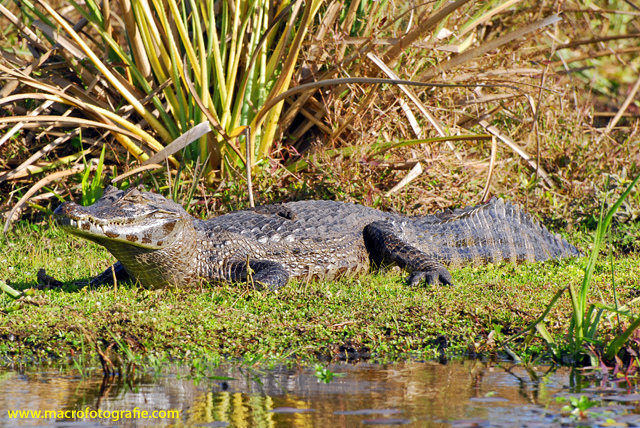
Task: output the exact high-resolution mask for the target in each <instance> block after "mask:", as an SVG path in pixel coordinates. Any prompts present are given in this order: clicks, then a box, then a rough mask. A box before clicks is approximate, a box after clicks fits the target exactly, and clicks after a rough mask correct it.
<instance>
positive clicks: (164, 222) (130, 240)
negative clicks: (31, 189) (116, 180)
mask: <svg viewBox="0 0 640 428" xmlns="http://www.w3.org/2000/svg"><path fill="white" fill-rule="evenodd" d="M53 216H54V218H55V220H56V222H57V223H58V225H60V226H61V227H62V228H63V229H64V230H66V231H67V232H69V233H73V234H74V235H78V236H81V237H83V238H85V239H90V240H92V241H95V242H97V243H98V244H101V245H104V246H105V247H107V249H109V250H110V251H111V252H112V253H114V255H116V254H115V253H116V252H118V251H114V247H115V248H117V249H120V248H121V247H128V246H136V247H139V248H140V247H141V248H144V249H148V250H160V249H163V248H166V247H168V246H170V245H172V244H173V243H174V242H175V241H176V240H177V239H181V237H182V236H181V235H183V234H184V229H185V228H187V227H191V224H192V221H193V218H192V217H191V216H190V215H189V214H188V213H187V212H186V211H185V210H184V208H182V207H181V206H180V205H178V204H176V203H175V202H173V201H170V200H168V199H166V198H164V197H163V196H161V195H158V194H156V193H149V192H141V191H139V190H138V189H135V188H130V189H128V190H125V191H122V190H118V189H116V188H115V187H112V186H109V187H108V188H107V189H106V190H105V192H104V195H103V196H102V198H100V199H99V200H98V201H97V202H96V203H95V204H93V205H91V206H88V207H83V206H80V205H78V204H76V203H74V202H65V203H64V204H62V205H60V206H59V207H58V208H57V209H56V210H55V212H54V213H53ZM116 257H118V255H116Z"/></svg>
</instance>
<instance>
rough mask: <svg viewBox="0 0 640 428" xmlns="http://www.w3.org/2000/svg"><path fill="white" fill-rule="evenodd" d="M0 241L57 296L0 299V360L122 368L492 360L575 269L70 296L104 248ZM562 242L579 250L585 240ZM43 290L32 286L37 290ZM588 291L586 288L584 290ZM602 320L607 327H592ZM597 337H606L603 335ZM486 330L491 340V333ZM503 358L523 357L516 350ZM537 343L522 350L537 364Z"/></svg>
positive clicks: (467, 271)
mask: <svg viewBox="0 0 640 428" xmlns="http://www.w3.org/2000/svg"><path fill="white" fill-rule="evenodd" d="M10 238H11V239H9V240H8V241H2V242H1V243H0V254H2V256H0V262H1V263H0V279H4V280H8V281H9V282H10V283H11V286H12V287H13V288H15V289H18V290H26V289H29V288H32V287H33V288H38V285H37V280H36V274H37V271H38V269H40V268H44V269H46V271H47V273H48V274H49V275H51V276H53V277H55V278H57V279H59V280H61V281H63V282H65V286H64V287H62V288H53V289H46V287H39V288H40V289H36V290H35V291H34V292H33V293H32V294H31V295H30V296H28V297H23V298H22V299H20V300H18V301H12V300H11V299H10V298H9V297H8V296H7V295H2V296H0V309H2V311H0V355H3V356H5V357H8V358H9V359H16V358H17V359H20V360H23V361H25V360H27V361H29V360H38V359H41V358H44V359H48V358H51V357H61V358H75V359H76V360H77V359H79V358H88V357H90V356H95V355H96V352H97V346H99V347H100V349H101V350H102V351H104V352H105V353H106V355H109V353H110V352H111V353H115V354H118V352H119V355H120V356H122V355H127V352H128V351H131V353H129V354H128V357H127V358H134V359H140V358H144V357H148V356H151V357H163V358H164V357H178V358H184V357H187V358H206V359H214V360H215V359H220V358H237V357H240V358H243V359H245V360H247V361H254V360H257V359H260V358H262V359H285V358H293V359H300V358H304V359H316V358H318V359H334V358H342V359H344V358H348V359H354V358H358V357H368V356H371V355H373V356H375V357H376V358H378V359H386V358H401V357H406V356H417V357H419V358H433V357H438V356H440V355H443V353H448V354H452V353H455V354H460V353H464V352H472V353H479V352H488V351H492V350H496V344H495V341H496V340H497V341H498V342H499V339H500V338H501V335H502V334H505V333H506V334H511V333H513V332H516V331H519V330H520V329H522V328H524V327H525V326H527V325H528V324H529V323H531V322H532V321H533V320H534V319H535V318H537V317H538V316H539V315H540V314H541V312H542V311H543V310H544V308H545V306H546V305H547V304H548V302H549V300H550V299H551V297H552V296H553V294H554V293H555V292H556V291H557V290H558V289H559V288H561V287H564V286H566V285H569V284H574V285H576V284H579V283H580V281H581V279H582V268H583V265H584V263H585V260H584V259H578V260H568V261H560V262H556V261H553V262H548V263H544V264H529V265H519V266H515V265H508V264H505V265H499V266H491V265H490V266H483V267H467V268H464V269H461V270H457V271H453V276H454V280H455V283H456V286H454V287H442V286H435V287H419V288H409V287H407V286H405V285H404V283H403V279H402V277H401V276H399V275H400V273H399V272H394V271H391V272H386V273H380V274H372V275H368V276H365V277H361V278H358V279H345V280H343V281H338V282H322V283H309V284H304V283H293V284H290V285H288V286H287V287H285V288H284V289H282V290H281V291H280V292H279V293H278V294H273V293H271V294H269V293H264V292H257V291H254V290H251V289H249V288H248V287H246V286H242V285H224V286H213V285H211V286H210V285H194V286H192V287H189V288H187V289H180V290H175V289H174V290H168V289H166V290H145V289H142V288H140V287H137V286H135V285H134V284H119V286H118V287H117V289H114V288H112V287H101V288H98V289H89V288H79V287H77V286H75V285H73V282H74V281H77V280H79V279H86V278H89V277H91V276H92V275H95V274H96V273H98V272H100V271H101V270H102V269H104V268H106V267H107V266H108V265H109V263H112V262H113V258H112V256H111V255H110V254H109V253H107V252H106V251H105V250H104V249H103V248H101V247H98V246H96V245H94V244H92V243H89V242H87V241H83V240H78V239H75V238H72V237H69V236H66V235H64V234H63V233H62V232H61V231H60V230H58V229H56V228H55V227H53V226H49V225H42V226H34V225H32V224H31V225H28V224H27V223H23V224H22V225H21V226H20V227H18V228H16V230H15V235H14V236H11V237H10ZM569 239H570V240H572V241H573V242H575V243H576V244H577V245H578V246H579V247H581V248H582V249H583V251H584V250H588V246H589V244H588V242H590V241H591V239H590V237H589V236H588V234H585V233H579V232H573V234H572V235H571V236H569ZM613 265H614V270H615V283H616V285H617V292H618V298H619V300H620V301H621V302H628V301H630V300H631V299H633V298H634V297H635V296H636V294H637V292H638V289H639V288H640V255H637V254H631V255H626V256H620V257H616V258H614V261H613ZM610 284H611V268H610V262H609V261H608V260H606V259H604V258H603V259H602V262H601V263H600V264H599V265H598V266H597V269H596V272H595V279H594V286H595V287H596V289H597V290H599V292H595V293H592V295H594V296H599V297H598V299H599V300H600V299H601V300H602V301H604V302H612V301H613V295H612V288H611V285H610ZM43 288H44V289H43ZM596 289H594V290H596ZM570 317H571V309H570V307H569V301H568V297H563V298H562V301H561V303H560V304H559V305H556V306H555V307H554V308H553V310H552V312H551V313H550V314H549V316H548V317H547V327H548V329H549V330H550V331H551V332H552V333H553V334H554V335H556V336H562V335H563V334H564V333H565V331H563V330H564V329H566V327H567V326H568V325H569V323H568V321H569V319H570ZM604 324H607V323H604ZM603 327H605V328H604V329H603V332H606V330H607V328H609V327H608V326H603ZM492 331H495V333H494V334H491V335H490V333H491V332H492ZM515 346H516V349H518V350H520V351H524V346H523V345H522V344H520V345H515ZM537 349H544V347H543V346H541V345H540V346H539V345H536V342H535V341H534V342H533V344H532V345H531V346H530V347H529V348H528V351H527V353H525V354H527V355H529V357H528V358H535V357H536V350H537Z"/></svg>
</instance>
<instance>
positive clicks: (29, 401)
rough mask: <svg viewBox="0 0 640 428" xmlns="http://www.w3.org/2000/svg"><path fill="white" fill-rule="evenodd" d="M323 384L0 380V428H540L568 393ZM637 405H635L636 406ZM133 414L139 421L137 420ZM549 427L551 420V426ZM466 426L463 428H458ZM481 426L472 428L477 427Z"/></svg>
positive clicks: (298, 372)
mask: <svg viewBox="0 0 640 428" xmlns="http://www.w3.org/2000/svg"><path fill="white" fill-rule="evenodd" d="M331 370H332V371H333V372H335V373H340V374H343V375H344V376H342V377H335V378H334V379H333V380H332V381H331V383H329V384H324V383H320V382H318V380H317V379H316V376H315V371H314V370H313V368H308V367H307V368H284V367H280V368H276V369H273V370H260V369H251V368H247V367H233V366H228V367H222V368H217V369H215V370H214V371H213V372H212V373H210V374H213V375H215V376H221V377H222V376H227V377H231V378H233V380H220V379H200V380H198V381H194V380H193V379H188V378H185V375H187V374H188V372H187V371H185V372H184V373H183V374H181V372H180V371H179V370H178V371H177V372H176V373H172V374H163V375H160V376H158V377H156V376H152V375H148V376H142V377H141V378H140V379H137V380H136V381H135V382H133V383H127V382H123V381H122V380H121V379H119V378H114V379H111V380H107V381H104V380H103V379H102V377H101V376H100V375H99V374H98V373H96V375H95V376H91V377H89V378H86V379H82V377H80V376H79V375H77V373H76V372H73V371H55V370H51V371H28V370H27V371H23V372H19V371H0V410H1V411H2V414H1V415H0V424H3V425H6V426H27V425H49V426H78V425H77V423H78V422H76V423H74V424H69V422H61V421H60V420H58V422H56V419H50V420H45V419H33V418H30V419H10V418H9V416H8V413H7V410H42V411H44V410H68V411H71V410H76V411H78V410H82V409H91V410H95V411H98V410H100V411H102V412H105V411H106V412H109V413H108V414H112V412H114V411H133V410H134V409H138V412H141V411H147V412H149V414H151V413H152V412H153V411H169V410H178V411H179V413H180V417H179V418H177V419H140V418H139V417H138V418H136V419H134V418H126V417H123V418H119V420H118V421H114V420H113V418H111V419H109V418H106V419H97V418H94V419H91V418H89V419H87V418H83V419H82V422H83V423H84V424H83V425H82V426H92V425H96V424H102V425H112V426H142V425H147V426H230V427H289V426H291V427H332V428H338V427H352V426H362V424H381V423H387V425H401V424H405V425H404V426H421V427H422V426H424V427H440V426H442V427H450V426H452V425H451V423H449V422H450V421H455V422H453V425H454V426H525V425H527V426H535V425H539V424H542V425H540V426H548V425H547V424H549V423H551V422H552V420H551V419H552V418H551V416H553V415H551V416H550V414H549V412H548V411H547V410H545V407H546V406H548V405H550V406H551V408H552V409H556V410H555V415H556V416H557V409H559V407H560V405H557V404H555V398H554V394H557V393H559V392H563V391H564V392H568V389H567V386H568V385H569V384H570V383H571V382H572V380H571V379H570V373H569V370H568V369H559V370H555V371H554V370H551V369H549V368H544V367H541V368H538V369H525V368H523V367H521V366H510V365H493V364H486V363H482V362H478V361H464V362H452V363H449V364H446V365H442V364H439V363H435V362H425V363H417V362H410V363H397V364H387V365H376V364H362V363H361V364H355V365H346V364H345V365H336V366H331ZM639 400H640V398H639ZM139 414H140V413H138V414H137V415H139ZM554 420H557V418H556V419H554ZM465 424H466V425H465ZM474 424H475V425H474ZM478 424H480V425H478Z"/></svg>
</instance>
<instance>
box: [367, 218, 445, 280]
mask: <svg viewBox="0 0 640 428" xmlns="http://www.w3.org/2000/svg"><path fill="white" fill-rule="evenodd" d="M364 242H365V245H366V246H367V250H368V251H369V254H370V255H371V257H372V259H373V261H374V262H375V263H378V264H392V263H395V264H397V265H398V266H400V267H401V268H403V269H406V270H408V271H409V272H411V274H410V275H409V278H407V284H409V285H411V286H414V285H418V284H420V283H421V282H422V281H423V280H424V281H426V282H427V284H429V285H431V284H436V283H437V282H438V281H439V282H440V283H442V284H446V285H451V283H452V278H451V274H450V273H449V271H448V270H447V268H446V267H445V266H444V265H443V264H442V263H440V262H438V261H437V260H436V259H434V258H433V257H429V256H427V255H426V254H424V253H423V252H422V251H420V250H418V249H417V248H415V247H412V246H411V245H409V244H407V243H406V242H405V241H403V240H402V239H400V238H399V237H398V236H397V235H396V234H395V232H394V229H393V226H392V225H391V224H389V223H387V222H384V221H376V222H373V223H371V224H369V225H367V226H366V227H365V228H364Z"/></svg>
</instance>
